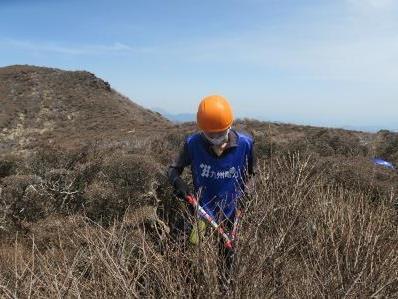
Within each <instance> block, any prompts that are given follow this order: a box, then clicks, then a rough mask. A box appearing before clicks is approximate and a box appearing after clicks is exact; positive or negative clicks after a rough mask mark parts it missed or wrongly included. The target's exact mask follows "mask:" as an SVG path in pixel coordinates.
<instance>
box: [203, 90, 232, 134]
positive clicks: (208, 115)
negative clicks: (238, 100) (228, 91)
mask: <svg viewBox="0 0 398 299" xmlns="http://www.w3.org/2000/svg"><path fill="white" fill-rule="evenodd" d="M196 120H197V123H198V127H199V128H200V129H201V130H203V131H204V132H209V133H210V132H222V131H225V130H227V129H228V128H229V127H230V126H231V125H232V122H233V121H234V116H233V114H232V108H231V105H230V104H229V103H228V101H227V99H225V98H224V97H223V96H219V95H211V96H207V97H204V98H203V100H202V101H201V102H200V104H199V107H198V113H197V114H196Z"/></svg>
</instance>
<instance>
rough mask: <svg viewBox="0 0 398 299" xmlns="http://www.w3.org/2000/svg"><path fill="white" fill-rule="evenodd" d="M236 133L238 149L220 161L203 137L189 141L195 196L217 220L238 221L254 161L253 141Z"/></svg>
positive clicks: (228, 151)
mask: <svg viewBox="0 0 398 299" xmlns="http://www.w3.org/2000/svg"><path fill="white" fill-rule="evenodd" d="M234 132H235V131H234ZM235 133H236V134H237V141H236V142H237V146H235V147H230V148H229V149H228V150H226V152H224V153H223V154H222V155H221V156H219V157H218V156H216V155H215V154H213V153H210V152H209V149H208V143H207V141H206V140H204V138H203V136H202V134H201V133H196V134H193V135H191V136H189V137H188V138H187V146H188V153H189V158H190V161H191V170H192V176H193V183H194V187H195V193H196V194H198V197H199V203H200V205H201V206H202V207H203V208H204V209H205V210H206V212H208V213H209V214H210V215H211V216H212V217H215V218H216V219H220V218H221V219H223V218H228V219H232V218H233V217H234V214H235V210H236V207H237V201H238V199H239V198H240V197H241V196H242V195H243V191H244V188H245V185H244V183H245V181H246V177H247V170H248V163H249V160H250V159H252V157H251V155H252V148H253V139H252V138H251V137H249V136H247V135H245V134H242V133H239V132H235Z"/></svg>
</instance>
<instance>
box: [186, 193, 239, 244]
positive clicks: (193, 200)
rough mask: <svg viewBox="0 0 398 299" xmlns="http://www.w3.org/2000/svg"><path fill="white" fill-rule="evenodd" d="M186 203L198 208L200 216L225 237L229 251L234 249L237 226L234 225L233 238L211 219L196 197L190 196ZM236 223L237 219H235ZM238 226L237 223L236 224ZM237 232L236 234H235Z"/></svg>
mask: <svg viewBox="0 0 398 299" xmlns="http://www.w3.org/2000/svg"><path fill="white" fill-rule="evenodd" d="M185 199H186V201H187V202H188V203H189V204H191V205H192V206H193V207H194V208H196V209H197V210H198V212H199V214H200V215H201V216H202V217H204V218H205V219H206V220H207V221H208V222H209V223H210V224H211V226H212V227H213V228H214V229H215V230H216V231H217V232H218V233H219V234H220V235H221V236H222V237H223V239H224V241H225V243H224V246H225V248H228V249H232V243H233V240H232V239H231V238H233V239H234V238H235V234H236V228H235V227H236V226H235V223H234V229H233V230H232V234H231V238H230V237H229V236H228V235H227V234H226V232H225V231H224V229H223V228H222V226H221V225H220V224H218V223H217V222H216V221H215V220H214V218H213V217H211V216H210V215H209V214H208V213H207V212H206V211H205V209H203V208H202V207H201V206H200V205H199V203H198V201H197V200H196V198H195V197H193V196H192V195H188V196H187V197H186V198H185ZM235 222H236V219H235ZM236 224H237V222H236ZM234 231H235V232H234Z"/></svg>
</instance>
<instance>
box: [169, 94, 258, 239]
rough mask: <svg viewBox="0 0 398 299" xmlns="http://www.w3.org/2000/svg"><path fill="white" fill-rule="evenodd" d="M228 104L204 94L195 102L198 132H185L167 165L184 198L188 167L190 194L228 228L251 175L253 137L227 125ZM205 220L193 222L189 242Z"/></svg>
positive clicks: (200, 232) (229, 120)
mask: <svg viewBox="0 0 398 299" xmlns="http://www.w3.org/2000/svg"><path fill="white" fill-rule="evenodd" d="M233 120H234V119H233V113H232V108H231V106H230V104H229V103H228V101H227V100H226V99H225V98H224V97H222V96H219V95H211V96H207V97H205V98H204V99H203V100H202V101H201V102H200V104H199V107H198V112H197V125H198V127H199V129H200V132H198V133H196V134H193V135H191V136H189V137H188V138H187V139H186V141H185V143H184V146H183V148H182V150H181V152H180V153H179V155H178V157H177V159H176V160H175V161H174V162H173V163H172V164H171V165H170V167H169V169H168V178H169V181H170V183H171V184H172V185H173V186H174V189H175V194H176V195H177V197H179V198H181V199H185V197H186V196H187V195H190V194H191V190H190V189H189V187H188V185H187V184H186V183H185V182H184V181H183V180H182V179H181V174H182V172H183V170H184V168H185V167H187V166H188V165H190V167H191V170H192V177H193V184H194V195H195V196H196V197H197V198H198V200H199V204H200V205H201V206H202V207H203V208H204V209H205V211H206V212H207V213H208V214H209V215H210V216H212V217H213V218H214V219H215V220H216V222H217V223H223V224H224V226H225V227H226V228H228V229H231V228H232V225H233V223H234V218H235V214H236V211H237V208H238V207H239V206H240V202H241V200H242V198H243V195H244V191H245V189H246V183H247V181H248V179H249V178H250V177H251V176H253V175H254V162H253V161H254V147H253V144H254V141H253V139H252V138H251V137H249V136H247V135H245V134H243V133H240V132H237V131H235V130H233V129H232V128H231V126H232V123H233ZM206 226H207V222H206V221H204V220H203V219H200V220H199V221H198V225H194V226H193V228H192V230H191V234H190V242H191V243H192V244H197V243H198V241H199V239H200V237H199V235H201V236H203V235H204V232H205V229H206Z"/></svg>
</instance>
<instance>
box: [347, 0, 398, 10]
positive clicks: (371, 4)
mask: <svg viewBox="0 0 398 299" xmlns="http://www.w3.org/2000/svg"><path fill="white" fill-rule="evenodd" d="M347 1H348V3H349V4H351V5H354V6H356V7H357V8H361V9H364V8H373V9H388V8H391V7H392V6H394V5H395V4H396V3H395V0H347Z"/></svg>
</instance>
